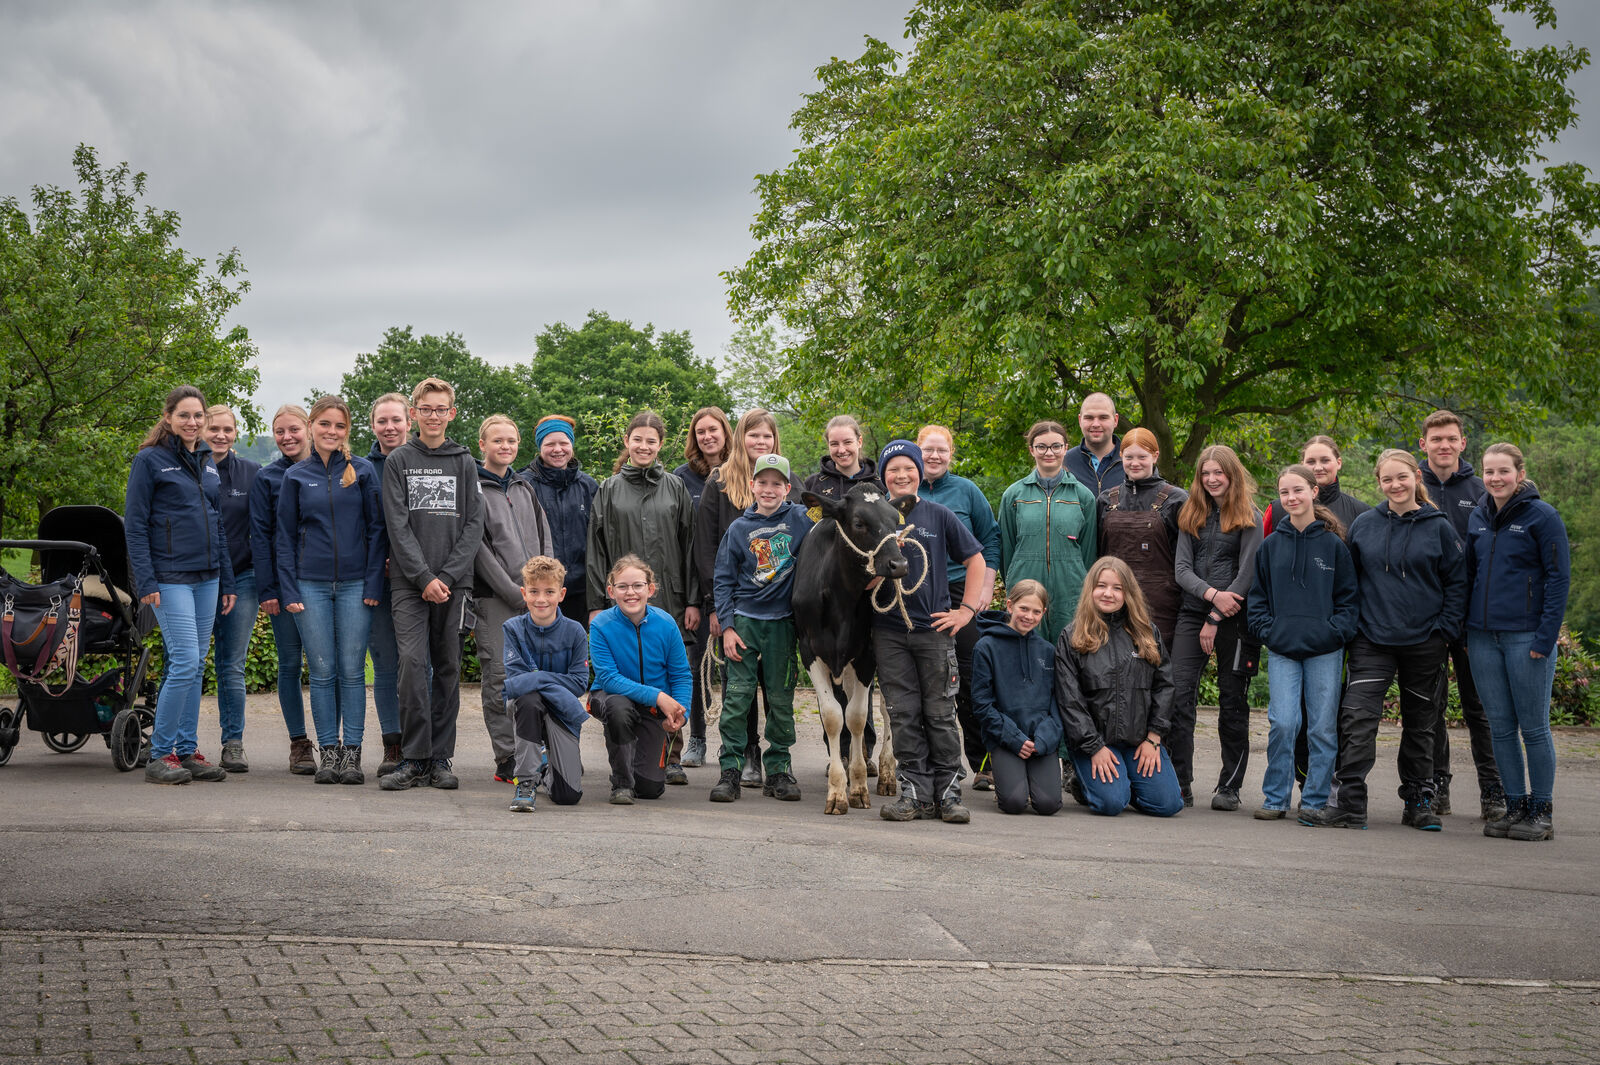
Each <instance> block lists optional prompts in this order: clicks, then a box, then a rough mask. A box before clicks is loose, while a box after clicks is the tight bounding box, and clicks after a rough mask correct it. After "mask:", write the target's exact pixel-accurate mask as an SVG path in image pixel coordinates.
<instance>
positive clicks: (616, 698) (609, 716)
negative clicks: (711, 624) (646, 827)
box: [589, 555, 694, 806]
mask: <svg viewBox="0 0 1600 1065" xmlns="http://www.w3.org/2000/svg"><path fill="white" fill-rule="evenodd" d="M655 594H656V575H655V572H654V571H653V570H651V568H650V566H649V564H648V563H647V562H645V560H644V559H642V558H640V557H639V556H638V555H623V556H622V557H621V558H619V559H617V561H616V563H615V564H614V565H613V566H612V567H611V572H610V573H609V574H608V575H607V577H606V595H608V596H609V597H610V598H611V600H612V601H613V602H614V603H616V605H615V606H613V607H611V608H610V609H607V610H602V611H601V612H600V613H599V614H596V615H595V617H594V620H593V621H591V622H590V623H589V658H590V660H591V661H592V662H593V663H594V686H593V690H592V694H591V695H590V696H589V713H591V714H593V715H594V716H595V717H597V718H599V719H600V723H601V724H602V726H604V728H605V736H606V754H607V756H608V757H609V758H610V760H611V803H612V805H614V806H632V805H633V802H634V799H635V798H636V797H637V798H640V799H659V798H660V797H661V793H662V792H664V791H666V790H667V738H668V733H672V732H677V731H678V730H679V729H680V728H682V727H683V721H684V715H685V714H686V712H687V711H686V710H685V709H684V704H685V703H687V702H688V701H689V699H691V698H692V697H693V692H694V673H693V672H692V671H691V670H690V668H689V655H688V652H686V651H685V650H684V648H683V634H682V632H681V631H680V630H679V629H678V623H677V622H676V621H674V620H673V617H672V615H671V614H669V613H667V612H666V611H665V610H662V609H661V608H660V607H655V606H651V605H650V599H651V597H652V596H654V595H655Z"/></svg>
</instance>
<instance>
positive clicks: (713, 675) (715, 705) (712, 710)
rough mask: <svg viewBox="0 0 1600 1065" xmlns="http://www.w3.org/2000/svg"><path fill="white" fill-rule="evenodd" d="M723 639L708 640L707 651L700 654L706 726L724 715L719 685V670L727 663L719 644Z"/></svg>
mask: <svg viewBox="0 0 1600 1065" xmlns="http://www.w3.org/2000/svg"><path fill="white" fill-rule="evenodd" d="M721 642H722V641H721V640H720V639H718V640H712V639H708V640H706V653H705V654H703V655H701V656H700V697H701V699H703V700H704V705H703V706H701V707H700V710H701V711H702V712H703V713H704V714H705V721H706V728H707V729H709V728H711V726H713V725H715V724H716V723H717V719H718V718H720V717H721V716H722V695H721V689H720V688H719V687H718V686H717V670H718V669H720V668H722V666H723V665H725V664H726V662H725V660H724V659H723V657H722V652H721V650H720V649H719V648H718V646H717V645H718V644H719V643H721Z"/></svg>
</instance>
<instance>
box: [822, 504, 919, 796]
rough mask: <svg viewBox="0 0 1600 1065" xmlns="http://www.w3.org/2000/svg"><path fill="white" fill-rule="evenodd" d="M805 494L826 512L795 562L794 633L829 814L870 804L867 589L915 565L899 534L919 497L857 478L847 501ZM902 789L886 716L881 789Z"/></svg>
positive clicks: (884, 792)
mask: <svg viewBox="0 0 1600 1065" xmlns="http://www.w3.org/2000/svg"><path fill="white" fill-rule="evenodd" d="M801 498H802V499H803V500H804V501H805V504H806V506H808V507H812V508H817V509H820V510H821V512H822V517H821V520H820V521H819V522H818V523H817V526H816V528H814V529H812V530H811V531H810V532H809V533H807V534H806V538H805V540H803V541H802V542H801V545H800V553H799V556H798V557H797V558H796V560H795V574H794V592H793V595H792V601H791V605H792V608H793V610H794V627H795V637H796V640H797V642H798V643H799V647H800V661H801V662H802V663H803V664H804V665H805V667H806V671H807V672H809V673H810V674H811V683H812V684H813V685H814V686H815V687H816V691H817V706H818V708H819V709H820V710H821V711H822V727H823V728H824V729H825V730H827V733H828V804H827V806H826V812H828V813H830V814H843V813H849V812H850V807H851V806H854V807H856V808H857V809H866V808H868V807H869V806H871V805H872V804H871V803H870V802H869V801H868V800H867V762H866V758H865V757H864V756H863V754H862V752H863V751H864V750H865V749H866V745H865V743H864V741H863V740H862V738H861V733H862V730H863V728H865V726H866V723H867V691H868V689H869V688H871V686H872V675H873V671H874V669H875V668H876V663H875V662H874V659H873V654H872V614H873V610H872V606H871V603H870V600H871V593H870V592H869V590H868V588H869V586H870V585H871V584H872V582H873V581H874V580H875V579H876V578H879V577H881V578H883V579H884V580H898V579H900V578H903V577H905V576H906V574H907V573H908V572H909V571H910V568H911V567H910V566H909V565H908V564H907V563H906V559H905V556H904V555H903V554H901V552H900V543H899V535H900V530H901V529H902V528H903V527H904V525H905V512H906V511H907V510H910V509H911V507H912V506H913V505H914V504H915V503H916V497H915V496H908V497H907V498H905V499H903V500H900V501H898V502H893V503H891V502H890V501H889V500H888V499H887V498H886V497H885V496H884V494H883V492H882V490H880V489H879V488H878V487H877V486H875V485H871V484H858V485H856V486H855V487H854V488H852V489H850V491H849V492H848V493H846V495H845V497H844V498H843V499H842V500H832V499H825V498H823V497H822V496H819V495H816V494H815V493H812V492H806V493H805V494H804V495H802V496H801ZM841 697H842V698H843V700H844V705H843V706H842V707H841V706H840V699H841ZM845 727H848V728H849V729H850V738H851V743H850V776H849V781H850V787H849V792H848V802H846V798H847V795H846V790H845V770H844V763H843V761H842V760H841V759H840V757H839V734H840V732H841V730H842V729H843V728H845ZM896 790H898V788H897V785H896V783H895V760H894V743H893V736H892V735H891V732H890V729H889V722H888V715H887V714H884V715H883V721H882V730H881V731H880V732H879V733H878V794H879V795H893V794H895V792H896Z"/></svg>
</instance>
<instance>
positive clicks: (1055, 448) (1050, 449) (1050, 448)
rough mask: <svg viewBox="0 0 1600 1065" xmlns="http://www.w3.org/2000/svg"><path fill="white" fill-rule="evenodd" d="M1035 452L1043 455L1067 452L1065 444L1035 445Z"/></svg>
mask: <svg viewBox="0 0 1600 1065" xmlns="http://www.w3.org/2000/svg"><path fill="white" fill-rule="evenodd" d="M1033 450H1034V451H1036V452H1038V453H1039V454H1041V455H1055V454H1059V453H1060V452H1063V451H1065V450H1067V445H1065V444H1034V445H1033Z"/></svg>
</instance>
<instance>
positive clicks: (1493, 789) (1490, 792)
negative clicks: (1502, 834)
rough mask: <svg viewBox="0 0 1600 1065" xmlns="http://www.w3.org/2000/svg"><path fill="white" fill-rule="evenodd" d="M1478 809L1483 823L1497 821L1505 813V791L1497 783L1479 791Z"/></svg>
mask: <svg viewBox="0 0 1600 1065" xmlns="http://www.w3.org/2000/svg"><path fill="white" fill-rule="evenodd" d="M1478 806H1479V809H1480V810H1481V811H1482V814H1483V820H1484V822H1485V823H1487V822H1489V821H1498V820H1500V819H1501V818H1502V817H1504V816H1505V815H1506V791H1505V789H1504V788H1502V787H1501V786H1500V785H1499V784H1498V783H1496V784H1490V785H1489V786H1488V787H1486V788H1482V789H1480V791H1479V803H1478Z"/></svg>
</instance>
